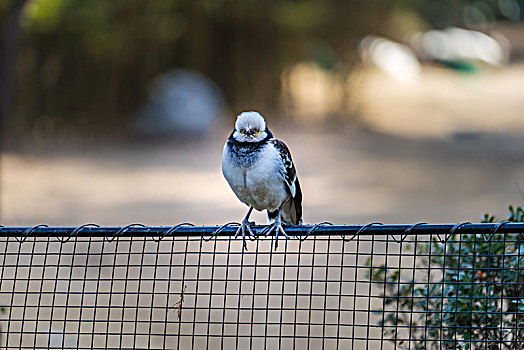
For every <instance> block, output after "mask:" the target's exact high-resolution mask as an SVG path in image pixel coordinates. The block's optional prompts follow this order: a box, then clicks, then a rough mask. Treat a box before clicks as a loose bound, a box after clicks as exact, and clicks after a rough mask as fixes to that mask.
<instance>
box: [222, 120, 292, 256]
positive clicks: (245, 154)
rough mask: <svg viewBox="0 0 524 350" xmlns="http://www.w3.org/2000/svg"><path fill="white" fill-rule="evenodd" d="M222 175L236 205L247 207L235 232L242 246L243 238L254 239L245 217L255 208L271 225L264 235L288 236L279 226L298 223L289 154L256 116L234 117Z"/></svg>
mask: <svg viewBox="0 0 524 350" xmlns="http://www.w3.org/2000/svg"><path fill="white" fill-rule="evenodd" d="M222 173H223V174H224V177H225V178H226V180H227V182H228V183H229V186H231V189H232V190H233V192H235V194H236V196H237V197H238V199H240V201H242V202H243V203H245V204H246V205H247V206H249V210H248V212H247V215H246V217H245V218H244V220H243V221H242V224H241V225H240V227H239V228H238V230H237V232H236V235H235V237H237V236H238V235H239V234H240V233H241V234H242V238H243V240H244V247H246V248H247V246H246V234H247V233H248V234H249V235H250V236H252V237H255V235H254V234H253V231H252V230H251V227H250V226H249V215H251V212H252V211H253V208H255V209H256V210H258V211H263V210H267V214H268V217H269V219H270V220H272V219H274V220H275V221H274V223H273V224H272V225H271V226H269V227H268V229H267V234H266V235H268V234H270V233H271V232H273V231H274V232H275V249H276V248H277V246H278V235H279V233H282V234H283V235H284V236H286V237H287V238H289V237H288V235H287V234H286V232H285V231H284V229H283V228H282V223H284V224H287V225H299V224H301V223H302V191H301V189H300V183H299V182H298V177H297V171H296V169H295V165H294V164H293V160H292V159H291V153H290V152H289V149H288V148H287V146H286V145H285V144H284V142H282V141H280V140H277V139H276V138H274V137H273V134H272V133H271V131H269V129H268V128H267V126H266V121H265V120H264V117H262V115H261V114H260V113H258V112H254V111H251V112H243V113H240V114H239V115H238V117H237V120H236V123H235V129H234V130H233V132H232V133H231V135H230V136H229V138H228V140H227V142H226V144H225V145H224V153H223V155H222Z"/></svg>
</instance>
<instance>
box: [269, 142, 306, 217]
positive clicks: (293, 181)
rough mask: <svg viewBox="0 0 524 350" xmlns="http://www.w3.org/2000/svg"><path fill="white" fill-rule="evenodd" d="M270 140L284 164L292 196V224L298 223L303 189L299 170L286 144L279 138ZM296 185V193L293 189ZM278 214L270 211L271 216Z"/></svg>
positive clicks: (286, 179) (285, 177)
mask: <svg viewBox="0 0 524 350" xmlns="http://www.w3.org/2000/svg"><path fill="white" fill-rule="evenodd" d="M269 142H270V143H271V144H272V145H273V146H274V147H275V148H276V149H277V151H278V152H279V154H280V158H281V159H282V163H283V165H284V181H285V182H286V185H287V189H288V192H289V194H290V196H291V198H290V199H289V201H291V202H290V203H289V204H291V213H290V215H291V218H292V219H291V220H292V224H294V225H298V224H299V223H300V222H301V220H302V190H301V188H300V182H299V181H298V177H297V170H296V168H295V164H294V163H293V159H292V158H291V152H290V151H289V148H287V146H286V144H285V143H284V142H282V141H280V140H277V139H271V140H269ZM293 186H294V187H295V193H294V194H293V192H292V191H291V189H292V188H293ZM286 204H287V203H286ZM277 214H278V211H277V212H276V213H270V212H268V216H269V218H274V217H276V215H277Z"/></svg>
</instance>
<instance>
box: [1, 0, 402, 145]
mask: <svg viewBox="0 0 524 350" xmlns="http://www.w3.org/2000/svg"><path fill="white" fill-rule="evenodd" d="M11 1H14V0H11ZM391 7H392V2H391V1H388V0H377V1H367V0H353V1H346V2H340V1H336V0H329V1H325V0H323V1H320V0H306V1H281V0H267V1H252V0H217V1H209V0H155V1H150V0H133V1H129V0H112V1H107V0H29V1H28V4H27V6H26V8H25V11H24V14H23V16H22V19H21V26H22V36H21V43H20V45H19V49H20V51H19V55H18V59H17V62H16V69H17V73H18V74H17V75H18V84H17V86H18V90H17V91H18V94H17V95H18V99H17V103H16V108H15V111H14V115H13V116H12V117H11V118H10V119H11V121H10V123H11V127H13V129H12V130H14V133H15V134H19V133H22V132H24V130H28V129H29V128H32V129H33V130H34V132H35V133H36V134H37V135H40V134H52V133H53V130H55V129H64V128H65V129H71V130H76V131H77V130H85V129H91V130H93V131H104V130H109V131H111V132H114V130H119V129H123V127H125V125H127V124H128V122H129V121H130V119H131V118H133V117H134V116H135V112H136V110H137V108H138V107H139V106H140V104H141V103H142V102H143V100H144V98H145V96H146V95H147V88H148V83H149V82H150V81H151V80H152V78H154V77H155V76H156V75H158V74H160V73H162V72H165V71H168V70H170V69H172V68H174V67H185V68H190V69H194V70H196V71H199V72H201V73H203V74H204V75H206V76H208V77H210V78H211V79H213V80H214V81H215V82H217V83H218V85H219V86H220V87H221V88H222V89H223V91H224V94H225V96H226V99H227V102H228V103H229V105H230V106H232V107H233V108H234V109H236V110H238V109H243V108H259V109H262V110H264V109H265V110H267V109H272V108H275V107H277V106H278V102H279V97H280V84H281V74H282V71H283V70H284V69H285V68H286V67H288V66H289V65H292V64H293V63H295V62H297V61H299V60H303V59H311V60H316V61H318V62H319V63H320V64H322V65H323V66H325V67H335V66H338V67H340V66H341V63H344V64H348V63H350V62H352V61H353V54H354V48H355V46H356V43H357V42H358V39H359V38H361V37H362V36H363V35H365V34H367V33H369V32H373V31H376V30H378V28H380V26H381V24H382V23H383V21H384V19H385V18H386V16H387V13H388V12H389V11H390V9H391ZM13 117H14V118H13Z"/></svg>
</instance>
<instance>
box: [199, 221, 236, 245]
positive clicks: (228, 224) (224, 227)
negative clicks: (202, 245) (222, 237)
mask: <svg viewBox="0 0 524 350" xmlns="http://www.w3.org/2000/svg"><path fill="white" fill-rule="evenodd" d="M230 226H240V223H238V222H228V223H227V224H224V225H222V226H220V227H219V228H217V229H216V230H215V231H213V233H211V235H210V236H209V238H206V237H205V236H204V235H202V240H203V241H204V242H209V241H210V240H212V239H213V237H216V236H217V235H218V234H219V233H220V232H222V231H223V230H224V229H226V228H227V227H230Z"/></svg>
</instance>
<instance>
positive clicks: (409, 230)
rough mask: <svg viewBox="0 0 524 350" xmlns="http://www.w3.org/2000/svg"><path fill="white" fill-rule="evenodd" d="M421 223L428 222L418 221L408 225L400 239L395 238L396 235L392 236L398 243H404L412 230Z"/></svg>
mask: <svg viewBox="0 0 524 350" xmlns="http://www.w3.org/2000/svg"><path fill="white" fill-rule="evenodd" d="M420 225H427V222H418V223H416V224H413V225H411V226H410V227H408V228H407V229H405V230H404V233H403V234H402V235H401V236H400V240H397V239H396V238H395V236H393V235H392V236H391V238H393V240H394V241H395V242H397V243H402V242H404V241H405V240H406V238H407V237H408V236H409V235H410V234H411V231H413V229H414V228H415V227H417V226H420Z"/></svg>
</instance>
